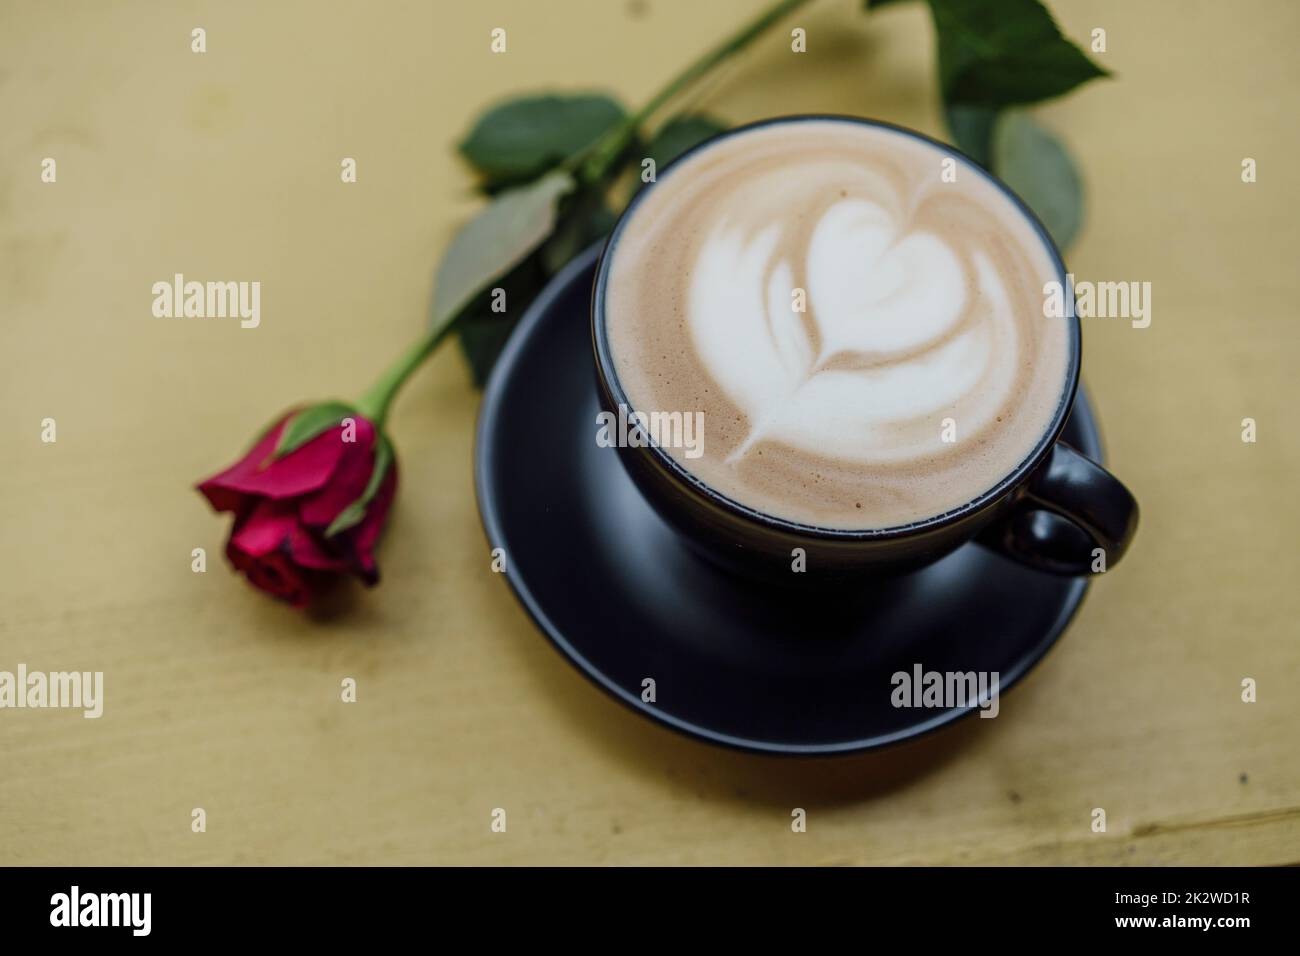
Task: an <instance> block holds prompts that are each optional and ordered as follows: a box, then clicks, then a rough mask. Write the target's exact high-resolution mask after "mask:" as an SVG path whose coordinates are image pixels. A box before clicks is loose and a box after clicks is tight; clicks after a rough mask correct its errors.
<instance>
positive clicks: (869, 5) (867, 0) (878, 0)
mask: <svg viewBox="0 0 1300 956" xmlns="http://www.w3.org/2000/svg"><path fill="white" fill-rule="evenodd" d="M901 2H902V0H862V6H863V8H864V9H867V10H877V9H879V8H880V7H890V6H893V5H894V4H896V3H901Z"/></svg>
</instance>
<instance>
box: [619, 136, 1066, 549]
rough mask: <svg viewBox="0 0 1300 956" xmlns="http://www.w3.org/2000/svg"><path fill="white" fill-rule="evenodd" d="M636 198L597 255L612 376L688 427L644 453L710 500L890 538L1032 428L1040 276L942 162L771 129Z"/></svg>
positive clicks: (1029, 253) (961, 492)
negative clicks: (693, 431)
mask: <svg viewBox="0 0 1300 956" xmlns="http://www.w3.org/2000/svg"><path fill="white" fill-rule="evenodd" d="M945 161H948V162H945ZM954 164H955V165H954ZM945 172H947V173H948V175H947V176H945V175H944V174H945ZM954 173H955V179H954V176H953V174H954ZM947 180H954V181H947ZM648 188H649V192H648V193H647V194H646V195H645V196H643V197H641V199H640V201H639V202H638V203H637V205H636V207H635V208H634V210H633V211H632V212H631V213H630V214H629V217H628V218H627V219H626V220H625V221H624V222H623V223H622V225H621V226H620V229H619V231H618V232H617V233H616V236H615V240H614V244H613V246H612V252H610V253H608V254H609V255H610V256H611V257H612V258H611V260H610V263H609V266H608V275H607V284H606V289H605V305H604V315H605V318H604V322H605V325H606V334H607V337H608V342H609V349H610V353H611V355H612V357H613V362H614V372H615V374H616V376H617V379H618V382H619V384H620V385H621V386H622V388H623V390H624V392H625V393H626V395H627V397H628V399H629V401H630V402H631V404H632V406H633V407H634V408H635V409H637V410H638V411H641V412H644V413H650V412H652V411H666V412H673V411H679V412H682V413H692V412H696V411H701V412H703V418H704V428H705V438H704V453H703V455H702V456H700V457H697V458H691V459H688V458H686V457H685V456H684V455H683V454H682V450H681V449H675V448H672V447H664V451H666V452H667V453H668V454H670V455H672V456H673V457H674V459H675V460H676V461H677V462H678V463H679V464H681V466H682V467H683V468H685V469H686V470H687V471H689V472H691V473H692V474H694V475H695V476H696V477H698V478H699V479H700V480H702V481H703V482H704V483H705V484H707V485H708V486H710V487H711V488H713V489H714V490H715V491H717V492H719V493H721V494H723V495H725V496H727V497H728V498H731V499H732V500H734V501H736V502H738V503H740V504H742V505H745V506H747V507H749V508H752V509H754V510H757V511H760V512H763V513H766V514H769V515H773V516H775V517H778V518H783V519H786V520H789V521H795V522H798V523H801V524H808V525H814V526H818V527H825V528H836V529H853V530H866V529H879V528H888V527H895V526H898V525H905V524H909V523H912V522H916V521H920V520H924V519H926V518H931V517H934V516H936V515H940V514H943V513H945V512H948V511H951V510H953V509H955V508H958V507H960V506H961V505H963V504H966V503H967V502H969V501H972V500H974V499H975V498H978V497H979V496H980V495H982V494H983V493H984V492H986V491H988V490H990V489H991V488H993V487H994V486H995V485H996V484H998V482H999V481H1001V480H1002V479H1003V478H1004V477H1006V476H1007V475H1009V474H1011V473H1012V472H1013V471H1015V470H1016V468H1017V467H1018V466H1019V465H1020V464H1021V463H1022V462H1023V461H1024V460H1025V459H1026V458H1027V457H1028V456H1029V455H1030V454H1031V453H1032V452H1033V450H1034V449H1035V447H1036V446H1037V445H1038V444H1039V442H1040V440H1041V439H1042V438H1043V436H1044V433H1045V432H1046V431H1047V429H1048V428H1049V427H1050V426H1051V424H1052V422H1053V419H1054V417H1055V414H1056V411H1057V409H1058V407H1059V406H1060V403H1061V401H1062V400H1063V398H1064V395H1063V392H1064V389H1065V385H1066V380H1067V374H1068V368H1069V363H1070V348H1071V345H1070V326H1069V324H1068V322H1067V321H1066V320H1063V319H1051V318H1044V316H1043V292H1042V290H1043V287H1044V285H1045V284H1046V283H1048V282H1051V281H1054V280H1055V281H1059V280H1060V279H1061V275H1060V271H1059V270H1058V267H1057V263H1056V261H1055V260H1054V257H1053V256H1052V254H1051V253H1050V251H1049V249H1048V248H1047V246H1046V244H1045V242H1044V241H1043V240H1042V238H1041V237H1040V236H1039V234H1038V231H1037V229H1036V227H1035V225H1034V224H1033V223H1032V221H1030V220H1029V219H1028V218H1027V217H1026V216H1025V214H1024V213H1023V212H1022V211H1021V210H1020V209H1019V208H1018V207H1017V205H1016V204H1015V203H1014V202H1013V201H1012V200H1011V199H1010V198H1009V197H1008V196H1007V195H1006V194H1005V193H1004V192H1003V191H1002V190H1001V189H1000V188H998V187H997V186H996V185H995V184H993V183H992V182H990V181H989V180H988V179H987V178H986V176H985V175H984V174H983V173H982V172H981V171H979V170H977V169H976V168H974V167H972V166H971V165H970V164H969V163H968V162H967V161H965V160H963V159H962V158H960V157H959V156H956V154H953V153H950V152H948V151H947V150H945V149H943V148H942V147H941V146H939V145H937V144H933V143H929V142H927V141H925V140H922V139H920V138H918V137H914V136H911V135H908V134H907V133H905V132H901V131H896V130H892V129H889V128H887V127H879V126H872V125H867V124H863V123H856V122H852V121H847V120H844V121H841V120H831V119H808V120H791V121H788V122H777V123H771V124H766V125H762V126H757V127H753V128H750V129H748V130H743V131H740V132H738V133H736V134H733V135H731V136H728V137H725V138H723V139H721V140H719V141H718V142H717V143H715V144H713V145H710V146H708V147H705V148H704V149H702V150H699V151H696V152H695V153H693V154H692V155H690V156H688V157H687V158H686V159H684V160H683V161H681V162H680V163H678V164H677V165H675V166H673V167H672V169H671V170H670V171H669V172H668V173H667V175H665V176H663V177H662V178H661V180H660V181H659V182H658V183H657V184H655V185H652V186H650V187H648Z"/></svg>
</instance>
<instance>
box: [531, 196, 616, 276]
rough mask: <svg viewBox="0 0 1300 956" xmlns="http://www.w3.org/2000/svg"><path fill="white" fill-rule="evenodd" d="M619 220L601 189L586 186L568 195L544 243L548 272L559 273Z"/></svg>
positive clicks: (545, 265)
mask: <svg viewBox="0 0 1300 956" xmlns="http://www.w3.org/2000/svg"><path fill="white" fill-rule="evenodd" d="M616 221H617V217H616V216H615V215H614V213H613V212H611V211H610V209H609V207H608V206H607V205H605V195H604V191H603V190H602V189H601V188H599V187H594V188H587V189H583V190H581V191H580V192H577V193H574V194H573V195H572V196H570V197H568V198H567V199H566V200H565V202H564V204H563V206H562V207H561V210H560V221H559V224H558V225H557V226H556V227H555V232H554V233H553V234H552V235H551V238H550V239H547V240H546V244H545V245H543V246H542V265H543V266H544V267H545V268H546V271H547V273H549V274H550V275H554V274H555V273H557V272H559V271H560V270H561V269H563V268H564V267H565V265H567V264H568V262H569V260H570V259H572V258H573V257H574V256H576V255H577V254H578V253H580V252H582V250H583V249H586V248H587V247H588V246H589V245H591V244H592V243H593V242H595V241H596V240H597V239H600V238H602V237H604V236H607V235H609V233H610V231H611V230H612V229H613V228H614V223H615V222H616Z"/></svg>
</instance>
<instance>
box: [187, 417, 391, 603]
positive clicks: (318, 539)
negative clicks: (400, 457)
mask: <svg viewBox="0 0 1300 956" xmlns="http://www.w3.org/2000/svg"><path fill="white" fill-rule="evenodd" d="M396 489H397V462H396V460H395V458H394V456H393V448H392V445H391V444H390V443H389V441H388V439H387V437H385V436H384V434H383V433H382V432H381V431H380V429H379V428H377V427H376V426H375V425H374V424H373V423H372V422H371V420H370V419H368V418H366V417H364V416H363V415H361V414H360V413H358V412H356V411H353V410H352V409H351V408H350V407H349V406H347V405H344V404H342V403H340V402H328V403H325V404H321V405H314V406H311V407H309V408H306V409H302V410H300V411H296V412H291V413H290V414H289V415H286V416H285V417H284V418H282V419H281V420H280V421H279V422H277V423H276V424H275V425H274V426H273V427H272V428H271V429H270V431H268V432H267V433H266V434H265V435H263V436H262V437H261V438H260V439H259V440H258V441H257V443H256V444H255V445H254V446H253V447H252V449H251V450H250V451H249V452H248V453H247V454H246V455H244V457H243V458H241V459H240V460H239V461H237V462H235V464H233V465H231V466H230V467H229V468H227V469H226V470H225V471H222V472H220V473H219V474H216V475H213V476H212V477H211V478H209V479H207V480H206V481H204V482H202V483H200V484H199V486H198V490H199V491H200V492H202V493H203V495H204V496H205V497H207V499H208V501H209V502H211V504H212V507H213V508H215V509H216V510H217V511H230V512H233V513H234V515H235V523H234V526H233V528H232V529H231V533H230V540H229V541H228V542H227V543H226V556H227V557H228V558H229V559H230V562H231V564H233V565H234V566H235V568H236V569H237V570H239V571H241V572H243V573H244V574H245V575H246V576H247V577H248V580H249V581H251V582H252V583H253V584H254V585H255V586H256V587H258V588H260V589H262V590H263V591H266V592H268V593H270V594H273V595H275V596H276V597H278V598H281V599H282V600H285V601H288V602H289V603H290V604H292V605H294V606H295V607H305V606H306V605H307V604H309V603H310V602H311V600H312V598H313V597H314V596H315V594H316V593H317V592H318V591H320V590H321V589H322V588H323V587H325V586H326V585H327V584H328V583H329V581H330V580H331V578H333V577H335V576H337V575H338V574H353V575H356V576H357V577H359V578H360V579H361V580H362V581H364V582H365V583H366V584H367V585H374V584H376V583H377V582H378V580H379V569H378V567H377V566H376V564H375V554H374V551H375V545H376V544H377V543H378V541H379V536H380V534H381V532H382V531H383V527H384V520H385V518H387V516H388V509H389V507H390V506H391V504H392V501H393V495H394V493H395V491H396Z"/></svg>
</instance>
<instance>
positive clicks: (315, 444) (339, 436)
mask: <svg viewBox="0 0 1300 956" xmlns="http://www.w3.org/2000/svg"><path fill="white" fill-rule="evenodd" d="M362 421H364V419H358V421H357V434H358V436H359V435H360V434H361V431H362V429H361V422H362ZM368 424H369V423H367V425H368ZM283 425H284V423H281V424H280V426H278V427H277V428H276V429H275V433H274V434H275V438H274V439H272V438H271V436H270V435H268V436H267V437H266V438H264V439H263V440H262V441H260V442H258V443H257V446H256V447H255V448H254V449H253V451H252V452H250V453H249V454H248V455H246V456H244V458H242V459H241V460H240V461H238V462H237V463H236V464H235V465H234V466H232V467H231V468H228V469H227V470H226V471H223V472H222V473H221V474H219V475H214V476H213V477H211V478H209V479H208V480H207V481H205V482H203V484H202V485H200V486H199V489H200V490H201V491H203V493H204V494H206V495H207V496H208V500H209V501H213V503H214V505H215V504H216V499H214V497H213V492H216V493H217V498H220V499H222V500H230V499H229V496H228V495H223V494H221V493H222V492H227V493H229V492H234V493H236V494H238V495H257V496H259V497H263V498H276V499H282V498H296V497H297V496H298V495H302V494H305V493H307V492H309V491H315V490H316V489H317V488H320V487H322V486H323V485H324V484H325V483H326V482H327V481H329V478H330V475H331V474H332V473H333V471H334V469H335V467H336V466H337V465H338V463H339V460H340V459H341V458H342V457H343V455H344V452H345V450H346V449H347V448H348V447H349V446H351V445H352V444H354V443H353V442H345V441H343V429H342V428H339V427H337V426H335V427H331V428H327V429H326V430H325V431H323V432H321V433H320V434H319V435H317V436H316V437H315V438H313V439H312V440H311V441H309V442H307V443H306V444H304V445H302V446H301V447H299V448H295V449H294V450H293V451H291V452H289V454H287V455H285V456H284V457H283V458H272V452H273V451H274V448H275V441H277V440H278V439H279V433H280V431H281V430H282V429H283ZM268 443H269V444H268ZM259 452H260V453H261V454H260V456H259V455H258V453H259ZM240 500H242V499H240ZM221 510H229V509H221Z"/></svg>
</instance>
